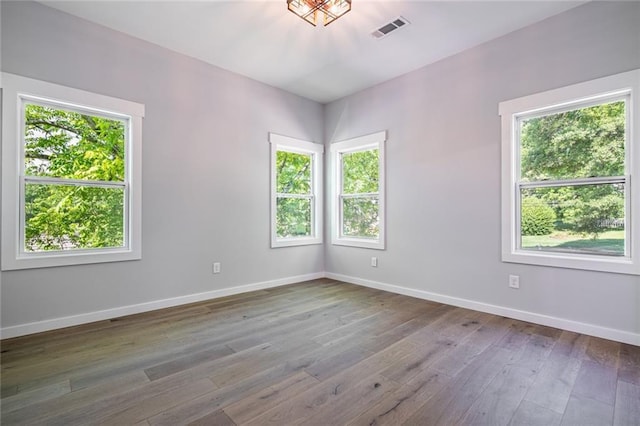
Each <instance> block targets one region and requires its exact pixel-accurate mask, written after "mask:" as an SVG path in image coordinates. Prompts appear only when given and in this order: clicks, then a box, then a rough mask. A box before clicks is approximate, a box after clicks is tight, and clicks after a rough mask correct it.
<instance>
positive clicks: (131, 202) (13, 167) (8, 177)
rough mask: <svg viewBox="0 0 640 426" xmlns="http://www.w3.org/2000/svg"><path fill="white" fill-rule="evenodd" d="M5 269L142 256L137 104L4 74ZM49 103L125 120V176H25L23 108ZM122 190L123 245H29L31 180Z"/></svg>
mask: <svg viewBox="0 0 640 426" xmlns="http://www.w3.org/2000/svg"><path fill="white" fill-rule="evenodd" d="M0 78H1V80H2V123H3V125H2V224H1V226H2V239H1V244H2V258H1V262H2V265H1V267H2V270H3V271H5V270H16V269H29V268H43V267H52V266H65V265H80V264H87V263H100V262H117V261H126V260H139V259H141V258H142V121H143V118H144V114H145V106H144V105H143V104H139V103H136V102H132V101H128V100H124V99H118V98H113V97H110V96H105V95H100V94H96V93H91V92H86V91H84V90H78V89H74V88H71V87H65V86H60V85H57V84H52V83H48V82H45V81H40V80H34V79H31V78H26V77H22V76H19V75H14V74H9V73H2V74H1V75H0ZM27 104H35V105H45V106H50V107H52V108H59V109H62V110H65V111H67V110H68V111H73V112H81V113H85V114H95V115H96V116H100V117H103V118H105V117H106V118H113V119H114V120H115V119H117V120H120V121H122V122H123V123H125V124H124V128H125V131H124V133H125V135H124V138H125V142H124V145H125V156H124V163H125V166H124V169H125V170H124V180H123V181H122V182H104V181H98V180H93V181H91V180H74V179H67V178H65V179H57V178H51V177H47V178H46V179H45V178H42V177H36V176H25V174H26V173H25V165H24V149H25V139H24V138H25V136H24V134H23V131H24V128H25V118H24V116H25V113H24V108H25V105H27ZM27 181H30V182H35V183H44V182H46V183H48V184H54V185H71V186H85V187H102V188H112V189H113V188H115V189H121V190H122V191H123V194H124V200H123V206H124V208H123V225H124V226H123V243H124V244H123V246H122V247H107V248H84V249H73V250H51V251H38V252H35V251H34V252H31V251H27V250H26V249H25V236H24V234H25V227H26V224H25V194H24V193H25V188H26V182H27Z"/></svg>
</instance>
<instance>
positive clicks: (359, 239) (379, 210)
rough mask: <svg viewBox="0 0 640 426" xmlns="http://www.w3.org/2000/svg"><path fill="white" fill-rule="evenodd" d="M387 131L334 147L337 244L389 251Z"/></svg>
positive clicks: (333, 231) (336, 144)
mask: <svg viewBox="0 0 640 426" xmlns="http://www.w3.org/2000/svg"><path fill="white" fill-rule="evenodd" d="M386 139H387V135H386V131H383V132H378V133H374V134H371V135H367V136H362V137H358V138H354V139H349V140H346V141H341V142H336V143H333V144H332V145H331V156H332V162H331V163H332V168H333V170H332V175H333V185H332V187H333V188H332V189H333V196H332V201H333V207H332V210H333V215H332V216H333V217H332V223H333V227H332V228H333V229H332V243H333V244H335V245H344V246H353V247H363V248H371V249H378V250H384V249H385V167H384V165H385V149H384V147H385V141H386Z"/></svg>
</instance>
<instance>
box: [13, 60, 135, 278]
mask: <svg viewBox="0 0 640 426" xmlns="http://www.w3.org/2000/svg"><path fill="white" fill-rule="evenodd" d="M2 81H3V88H2V89H3V100H2V102H3V105H2V106H3V108H2V110H3V128H2V269H3V270H12V269H27V268H39V267H50V266H64V265H75V264H86V263H99V262H113V261H124V260H134V259H140V258H141V227H140V222H141V143H142V140H141V139H142V117H143V116H144V106H143V105H141V104H137V103H134V102H129V101H125V100H121V99H116V98H111V97H107V96H103V95H97V94H94V93H90V92H85V91H81V90H77V89H72V88H68V87H64V86H59V85H55V84H51V83H47V82H43V81H38V80H33V79H29V78H25V77H21V76H17V75H13V74H7V73H3V74H2Z"/></svg>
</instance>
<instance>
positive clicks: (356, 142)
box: [330, 130, 387, 250]
mask: <svg viewBox="0 0 640 426" xmlns="http://www.w3.org/2000/svg"><path fill="white" fill-rule="evenodd" d="M386 140H387V131H386V130H383V131H381V132H377V133H372V134H369V135H365V136H360V137H356V138H352V139H347V140H344V141H340V142H334V143H332V144H331V148H330V151H331V164H332V170H331V176H332V178H333V184H332V185H331V187H332V194H331V199H332V203H333V206H332V215H331V217H332V232H331V243H332V244H333V245H340V246H349V247H360V248H369V249H375V250H385V248H386V214H385V213H386V202H385V200H386V190H385V181H386V179H385V164H386V162H385V142H386ZM370 149H378V193H377V194H378V207H379V210H378V219H379V225H378V227H379V231H380V232H379V234H378V238H376V239H371V238H358V237H345V236H343V235H342V228H343V226H342V203H341V199H342V197H343V194H342V193H341V192H342V166H341V154H343V153H351V152H358V151H366V150H370ZM358 195H360V196H363V197H366V196H369V195H370V194H364V193H363V194H358Z"/></svg>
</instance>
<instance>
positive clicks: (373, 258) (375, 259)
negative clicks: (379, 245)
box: [371, 257, 378, 268]
mask: <svg viewBox="0 0 640 426" xmlns="http://www.w3.org/2000/svg"><path fill="white" fill-rule="evenodd" d="M371 266H373V267H374V268H377V267H378V258H377V257H372V258H371Z"/></svg>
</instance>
